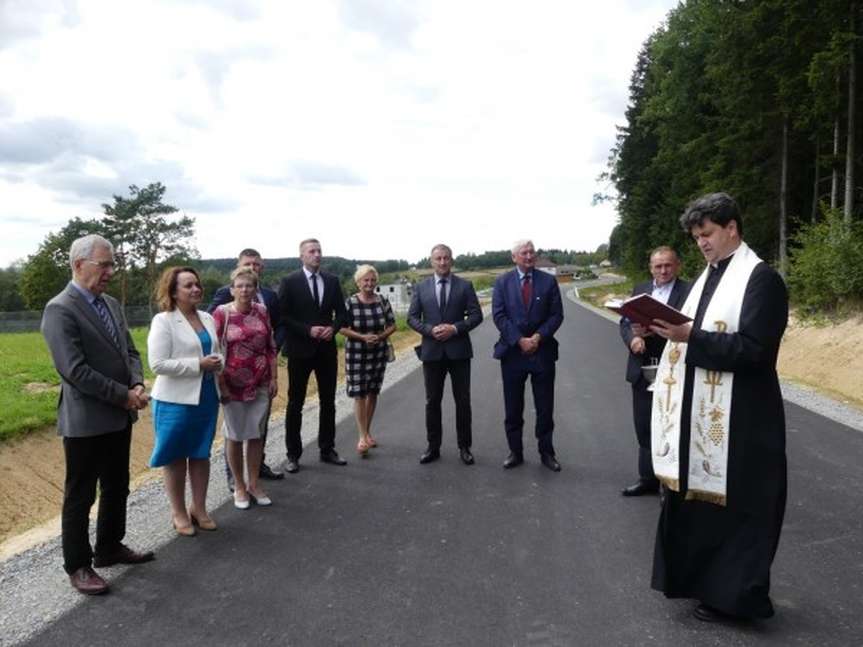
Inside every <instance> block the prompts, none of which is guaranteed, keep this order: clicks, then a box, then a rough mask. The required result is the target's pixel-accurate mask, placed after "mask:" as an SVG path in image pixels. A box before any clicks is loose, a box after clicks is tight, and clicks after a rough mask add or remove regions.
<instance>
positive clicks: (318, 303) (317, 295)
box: [312, 274, 321, 307]
mask: <svg viewBox="0 0 863 647" xmlns="http://www.w3.org/2000/svg"><path fill="white" fill-rule="evenodd" d="M312 296H314V297H315V305H316V306H318V307H320V306H321V295H320V293H319V292H318V275H317V274H312Z"/></svg>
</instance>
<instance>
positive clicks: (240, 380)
mask: <svg viewBox="0 0 863 647" xmlns="http://www.w3.org/2000/svg"><path fill="white" fill-rule="evenodd" d="M257 291H258V275H257V274H255V272H254V270H252V269H250V268H247V267H240V268H238V269H236V270H234V271H233V273H232V274H231V296H233V297H234V300H233V301H232V302H231V303H228V304H225V305H223V306H220V307H219V308H217V309H216V311H215V312H213V318H214V319H215V320H216V330H217V331H218V333H219V342H220V343H221V344H222V346H223V348H224V349H225V370H224V371H223V372H222V373H221V375H220V376H219V386H220V390H221V393H222V405H223V407H222V414H223V423H222V431H223V433H224V434H225V454H226V455H227V457H228V465H229V466H230V468H231V473H232V474H233V475H234V483H235V486H234V506H236V507H237V508H239V509H241V510H245V509H247V508H248V507H249V503H250V499H251V500H253V501H255V502H257V504H258V505H270V504H271V503H272V501H271V500H270V498H269V497H268V496H267V495H266V493H265V492H264V491H263V490H262V489H261V488H260V487H259V486H258V473H259V471H260V468H261V454H262V450H263V447H262V443H261V431H260V430H261V422H262V420H263V417H264V416H266V415H267V410H268V409H269V407H268V405H269V401H270V400H271V399H272V398H274V397H275V396H276V393H277V392H278V390H279V387H278V372H277V371H276V344H275V342H274V341H273V331H272V328H271V327H270V318H269V316H268V315H267V309H266V307H264V306H263V305H261V304H259V303H254V301H253V298H254V296H255V294H257ZM244 441H246V443H247V444H246V456H245V461H244V460H243V442H244ZM244 463H245V464H244ZM244 468H245V469H244ZM246 471H248V474H249V480H248V483H247V482H246V480H245V472H246Z"/></svg>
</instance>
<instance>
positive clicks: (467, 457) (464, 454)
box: [458, 447, 473, 465]
mask: <svg viewBox="0 0 863 647" xmlns="http://www.w3.org/2000/svg"><path fill="white" fill-rule="evenodd" d="M458 454H459V456H460V457H461V462H462V463H464V464H465V465H473V454H471V453H470V449H468V448H467V447H462V448H461V449H460V450H459V452H458Z"/></svg>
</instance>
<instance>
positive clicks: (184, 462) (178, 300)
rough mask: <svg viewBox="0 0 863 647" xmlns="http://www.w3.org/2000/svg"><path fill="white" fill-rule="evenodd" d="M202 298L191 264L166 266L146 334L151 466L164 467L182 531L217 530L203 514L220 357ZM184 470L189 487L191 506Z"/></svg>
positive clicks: (175, 521) (176, 524)
mask: <svg viewBox="0 0 863 647" xmlns="http://www.w3.org/2000/svg"><path fill="white" fill-rule="evenodd" d="M202 297H203V290H202V288H201V280H200V278H199V277H198V273H197V272H196V271H195V269H194V268H192V267H169V268H168V269H166V270H165V271H164V272H163V273H162V277H161V279H160V280H159V285H158V287H157V289H156V300H157V302H158V304H159V307H160V308H161V310H162V312H160V313H159V314H157V315H156V316H155V317H153V321H152V322H151V324H150V334H149V336H148V337H147V359H148V362H149V364H150V369H151V370H152V371H153V373H155V374H156V382H155V383H154V384H153V389H152V391H151V392H150V397H151V398H152V400H153V431H154V433H155V436H156V442H155V445H154V447H153V455H152V456H151V457H150V467H163V468H164V476H165V491H166V492H167V494H168V501H169V502H170V504H171V517H172V523H173V525H174V528H175V529H176V531H177V532H178V533H179V534H181V535H185V536H192V535H194V534H195V526H197V527H199V528H201V529H202V530H215V529H216V523H215V522H214V521H213V520H212V519H211V518H210V515H209V514H207V485H208V483H209V480H210V448H211V446H212V444H213V436H214V435H215V433H216V418H217V417H218V413H219V392H218V385H217V381H216V380H215V379H214V375H215V373H217V372H218V371H220V370H221V369H222V366H223V361H224V360H223V358H222V356H221V354H220V353H219V352H218V348H217V339H218V336H217V334H216V327H215V323H214V321H213V318H212V317H211V316H210V315H208V314H207V313H206V312H203V311H199V310H198V308H197V306H198V304H199V303H201V298H202ZM187 474H188V478H189V485H190V489H191V491H192V501H191V505H190V507H189V508H188V509H186V476H187Z"/></svg>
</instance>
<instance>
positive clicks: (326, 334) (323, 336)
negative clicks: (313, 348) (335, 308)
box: [309, 326, 333, 341]
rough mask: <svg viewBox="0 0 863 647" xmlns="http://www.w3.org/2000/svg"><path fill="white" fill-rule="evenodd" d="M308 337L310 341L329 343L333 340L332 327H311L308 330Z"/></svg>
mask: <svg viewBox="0 0 863 647" xmlns="http://www.w3.org/2000/svg"><path fill="white" fill-rule="evenodd" d="M309 336H310V337H311V338H312V339H318V340H320V341H330V340H331V339H332V338H333V327H332V326H312V327H311V328H310V329H309Z"/></svg>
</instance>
